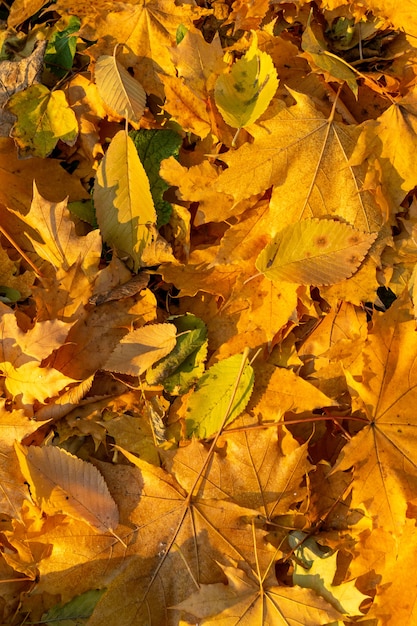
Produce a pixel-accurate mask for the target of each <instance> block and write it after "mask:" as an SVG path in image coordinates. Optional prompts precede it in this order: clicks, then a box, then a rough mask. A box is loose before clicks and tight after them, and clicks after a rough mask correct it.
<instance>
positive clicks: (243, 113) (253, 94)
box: [214, 31, 278, 128]
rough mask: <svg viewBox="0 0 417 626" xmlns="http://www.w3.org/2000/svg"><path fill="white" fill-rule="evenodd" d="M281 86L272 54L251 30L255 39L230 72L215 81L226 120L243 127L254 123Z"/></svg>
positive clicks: (216, 100)
mask: <svg viewBox="0 0 417 626" xmlns="http://www.w3.org/2000/svg"><path fill="white" fill-rule="evenodd" d="M277 87H278V78H277V72H276V69H275V67H274V64H273V61H272V58H271V57H270V56H269V54H267V53H266V52H260V51H259V50H258V40H257V36H256V33H255V31H252V43H251V45H250V48H249V50H248V51H247V52H246V54H245V55H244V56H243V57H242V58H241V59H239V60H238V61H236V62H235V63H234V64H233V66H232V68H231V70H230V72H229V73H228V74H221V75H220V76H219V77H218V79H217V81H216V85H215V89H214V99H215V102H216V106H217V108H218V109H219V111H220V113H221V115H222V117H223V119H224V121H225V122H226V124H229V126H231V127H232V128H243V127H245V126H248V125H249V124H253V123H254V122H256V120H257V119H258V118H259V117H260V116H261V115H262V113H264V112H265V111H266V109H267V108H268V105H269V103H270V101H271V100H272V98H273V96H274V94H275V92H276V90H277Z"/></svg>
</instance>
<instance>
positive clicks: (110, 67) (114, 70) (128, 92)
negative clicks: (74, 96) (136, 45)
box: [94, 54, 146, 123]
mask: <svg viewBox="0 0 417 626" xmlns="http://www.w3.org/2000/svg"><path fill="white" fill-rule="evenodd" d="M94 76H95V81H96V85H97V87H98V90H99V93H100V96H101V97H102V98H103V100H104V102H105V104H106V106H107V107H108V108H109V109H110V110H111V111H112V112H114V113H116V114H117V115H119V116H120V117H126V119H128V120H129V121H132V122H136V123H138V122H139V120H140V118H141V117H142V115H143V112H144V110H145V104H146V93H145V91H144V89H143V87H142V85H141V84H140V83H138V81H137V80H135V79H134V78H133V76H131V75H130V74H129V72H128V71H127V69H126V68H125V67H123V65H122V64H121V63H119V61H118V60H117V59H116V58H115V57H114V56H110V55H108V54H106V55H103V56H101V57H99V58H98V59H97V62H96V65H95V69H94Z"/></svg>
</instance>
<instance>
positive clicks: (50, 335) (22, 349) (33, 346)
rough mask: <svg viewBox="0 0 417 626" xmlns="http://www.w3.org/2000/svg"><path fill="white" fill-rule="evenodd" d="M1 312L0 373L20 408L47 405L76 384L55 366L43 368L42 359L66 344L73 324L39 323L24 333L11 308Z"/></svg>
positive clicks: (5, 307)
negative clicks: (48, 400) (68, 387)
mask: <svg viewBox="0 0 417 626" xmlns="http://www.w3.org/2000/svg"><path fill="white" fill-rule="evenodd" d="M0 312H1V322H0V336H1V339H2V341H1V344H0V370H1V371H2V373H3V375H4V378H5V386H6V389H7V391H8V392H9V394H10V395H11V396H12V398H14V400H15V402H16V403H18V404H19V406H20V407H25V408H26V410H33V408H32V405H33V403H34V402H45V400H46V399H47V398H51V397H54V396H55V395H57V394H58V393H59V392H60V391H61V390H62V389H63V388H64V387H66V386H67V385H69V384H71V383H74V382H75V381H74V379H73V378H69V377H67V376H65V375H64V374H62V373H61V372H60V371H58V370H56V369H54V368H53V367H42V360H43V359H45V358H46V357H47V356H49V355H50V354H51V352H53V350H55V349H57V348H59V347H60V346H61V345H62V342H65V339H66V337H67V335H68V332H69V330H70V329H71V328H72V323H66V322H62V321H60V320H53V321H45V322H37V324H35V325H34V327H33V328H32V329H30V330H28V331H27V332H23V331H22V330H21V329H20V328H19V326H18V324H17V320H16V317H15V315H14V313H13V311H12V310H11V309H9V308H8V307H7V306H6V305H3V304H1V306H0Z"/></svg>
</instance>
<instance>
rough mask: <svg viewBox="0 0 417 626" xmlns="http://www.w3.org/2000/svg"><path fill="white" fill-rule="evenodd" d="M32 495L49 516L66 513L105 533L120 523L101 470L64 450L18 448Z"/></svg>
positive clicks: (33, 447) (17, 446)
mask: <svg viewBox="0 0 417 626" xmlns="http://www.w3.org/2000/svg"><path fill="white" fill-rule="evenodd" d="M15 449H16V453H17V456H18V459H19V463H20V468H21V470H22V473H23V475H24V477H25V479H26V480H27V481H28V483H29V484H30V488H31V494H32V496H33V498H34V499H35V501H36V502H37V503H38V505H39V507H40V508H41V509H42V511H44V512H45V513H47V514H48V515H54V514H56V513H64V514H65V515H68V516H70V517H72V518H74V519H78V520H82V521H85V522H87V524H90V525H91V526H93V527H94V528H97V530H99V531H101V532H106V531H109V530H114V529H115V528H116V526H117V525H118V523H119V512H118V509H117V505H116V503H115V502H114V500H113V498H112V497H111V495H110V492H109V490H108V487H107V485H106V483H105V480H104V478H103V476H102V475H101V474H100V472H99V471H98V469H97V468H96V467H94V465H91V463H87V462H86V461H82V460H81V459H79V458H78V457H76V456H74V455H72V454H70V453H69V452H67V451H66V450H63V449H62V448H58V447H55V446H44V447H43V448H39V447H35V446H31V447H29V448H27V447H25V446H22V445H21V444H20V443H19V442H16V444H15Z"/></svg>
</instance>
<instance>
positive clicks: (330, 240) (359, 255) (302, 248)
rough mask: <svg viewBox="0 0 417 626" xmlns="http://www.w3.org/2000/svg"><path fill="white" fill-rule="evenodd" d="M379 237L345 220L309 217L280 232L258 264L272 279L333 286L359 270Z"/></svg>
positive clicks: (260, 255) (258, 267) (263, 252)
mask: <svg viewBox="0 0 417 626" xmlns="http://www.w3.org/2000/svg"><path fill="white" fill-rule="evenodd" d="M376 237H377V234H376V233H365V232H361V231H359V230H357V229H356V228H353V226H350V225H348V224H345V223H343V222H337V221H335V220H330V219H317V218H310V219H305V220H302V221H301V222H297V223H295V224H290V225H289V226H287V227H286V228H284V229H283V230H281V231H280V232H279V233H277V235H276V236H275V237H274V239H273V240H272V241H271V242H270V243H269V244H268V245H267V246H266V247H265V248H264V250H262V252H261V253H260V254H259V256H258V258H257V260H256V267H257V269H258V270H259V271H260V272H262V273H263V274H264V275H265V276H266V277H267V278H269V279H270V280H272V281H285V282H290V283H298V284H300V285H317V286H320V285H332V284H334V283H338V282H341V281H342V280H345V279H347V278H350V277H351V276H352V275H353V274H354V273H355V272H356V271H357V269H358V268H359V265H360V264H361V263H362V261H363V259H364V257H365V255H366V253H367V252H368V250H369V248H370V247H371V245H372V243H373V242H374V241H375V239H376Z"/></svg>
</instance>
